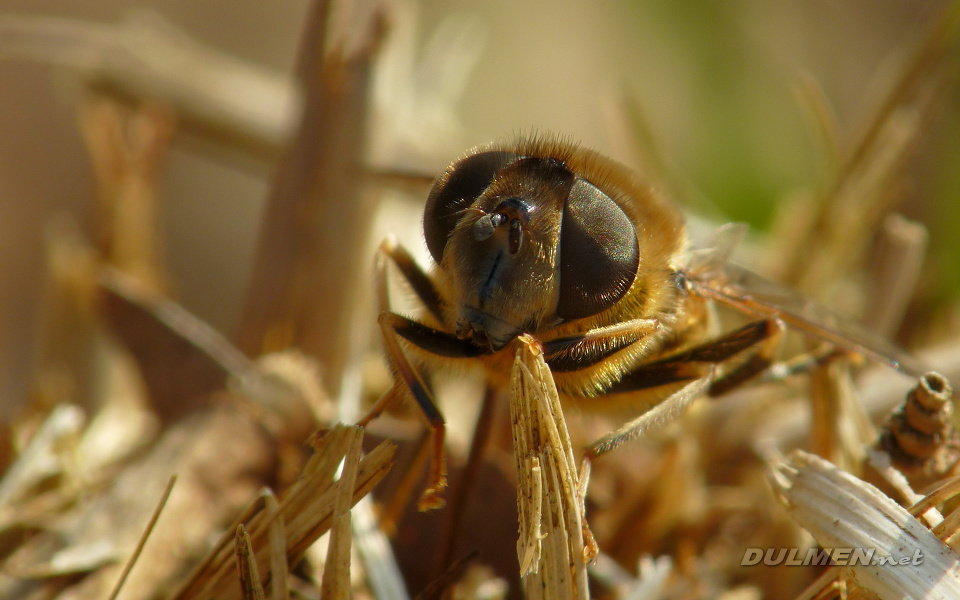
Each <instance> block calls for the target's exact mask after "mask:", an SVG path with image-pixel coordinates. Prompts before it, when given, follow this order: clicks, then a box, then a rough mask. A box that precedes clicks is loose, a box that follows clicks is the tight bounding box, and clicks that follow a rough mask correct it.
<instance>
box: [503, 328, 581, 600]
mask: <svg viewBox="0 0 960 600" xmlns="http://www.w3.org/2000/svg"><path fill="white" fill-rule="evenodd" d="M515 345H516V348H517V350H516V358H515V359H514V363H513V372H512V374H511V392H512V393H511V398H510V415H511V419H512V422H513V439H514V453H515V457H516V464H517V478H518V492H517V509H518V512H519V515H520V538H519V541H518V542H517V554H518V557H519V559H520V564H521V571H520V574H521V576H522V577H524V585H525V589H526V592H527V597H528V598H551V599H553V598H581V599H583V598H588V597H589V594H588V590H587V571H586V558H587V556H588V554H589V551H588V549H587V547H586V545H585V544H584V536H583V527H584V522H583V508H582V506H581V505H580V499H579V494H578V490H579V487H580V483H579V477H578V474H577V465H576V463H575V462H574V457H573V447H572V445H571V443H570V434H569V433H568V432H567V427H566V422H565V421H564V418H563V411H562V410H561V407H560V397H559V395H558V394H557V388H556V385H555V384H554V382H553V376H552V375H551V373H550V368H549V367H548V366H547V364H546V362H545V361H544V359H543V353H542V349H541V348H540V345H539V343H538V342H537V341H536V340H535V339H534V338H533V337H532V336H529V335H523V336H521V337H520V338H519V339H518V340H517V342H515Z"/></svg>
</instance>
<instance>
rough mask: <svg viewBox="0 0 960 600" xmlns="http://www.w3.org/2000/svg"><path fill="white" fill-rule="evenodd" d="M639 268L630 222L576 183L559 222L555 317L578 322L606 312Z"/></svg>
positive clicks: (596, 191) (580, 182) (605, 198)
mask: <svg viewBox="0 0 960 600" xmlns="http://www.w3.org/2000/svg"><path fill="white" fill-rule="evenodd" d="M639 264H640V247H639V244H638V242H637V231H636V229H635V228H634V226H633V223H632V222H631V221H630V219H629V218H628V217H627V215H626V214H625V213H624V212H623V210H622V209H621V208H620V207H619V206H618V205H617V203H616V202H614V201H613V199H612V198H610V196H607V195H606V194H604V193H603V192H602V191H600V190H599V189H598V188H597V187H596V186H594V185H593V184H591V183H589V182H587V181H584V180H583V179H578V180H577V181H576V183H574V184H573V187H572V188H571V189H570V194H569V195H568V196H567V201H566V204H565V206H564V208H563V220H562V221H561V223H560V297H559V301H558V303H557V316H559V317H560V318H562V319H565V320H570V319H582V318H583V317H589V316H591V315H595V314H597V313H600V312H602V311H604V310H606V309H607V308H610V307H611V306H613V304H614V303H615V302H616V301H617V300H619V299H620V298H622V297H623V295H624V294H626V293H627V290H629V289H630V286H631V285H633V280H634V279H635V278H636V276H637V267H638V266H639Z"/></svg>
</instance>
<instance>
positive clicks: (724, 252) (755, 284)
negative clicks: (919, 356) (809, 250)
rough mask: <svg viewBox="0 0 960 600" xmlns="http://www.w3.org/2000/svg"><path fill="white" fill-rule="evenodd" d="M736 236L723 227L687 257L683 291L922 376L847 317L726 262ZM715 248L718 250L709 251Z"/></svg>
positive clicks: (735, 229)
mask: <svg viewBox="0 0 960 600" xmlns="http://www.w3.org/2000/svg"><path fill="white" fill-rule="evenodd" d="M740 235H742V228H740V227H739V226H736V225H733V226H724V227H722V228H720V229H718V230H717V233H716V234H715V235H714V236H713V239H712V240H710V241H708V242H707V243H706V244H704V245H703V246H701V247H700V248H695V249H694V250H693V251H692V252H691V254H690V260H689V261H688V266H687V268H686V269H685V270H684V271H683V272H682V273H681V274H680V278H681V283H682V284H683V285H684V286H685V287H686V288H687V290H689V291H690V292H691V293H692V294H695V295H697V296H700V297H701V298H707V299H710V300H714V301H716V302H718V303H720V304H723V305H726V306H729V307H731V308H734V309H735V310H738V311H740V312H743V313H745V314H748V315H754V316H757V317H776V318H778V319H780V320H781V321H783V322H784V323H786V324H787V326H789V327H790V328H792V329H795V330H798V331H801V332H803V333H806V334H809V335H811V336H813V337H816V338H819V339H821V340H823V341H825V342H828V343H830V344H833V345H834V346H836V347H838V348H842V349H844V350H849V351H851V352H855V353H857V354H860V355H862V356H865V357H867V358H869V359H871V360H874V361H876V362H879V363H883V364H887V365H889V366H890V367H892V368H894V369H897V370H898V371H901V372H903V373H905V374H907V375H910V376H913V377H919V376H920V375H922V374H923V373H924V372H925V370H924V369H923V366H922V365H921V364H920V363H919V362H918V361H917V360H916V359H915V358H914V357H912V356H910V355H909V354H908V353H907V352H906V351H904V350H903V349H901V348H899V347H898V346H897V345H896V344H894V343H893V342H891V341H889V340H887V339H885V338H883V337H881V336H878V335H876V334H875V333H873V332H871V331H870V330H868V329H867V328H866V326H864V325H862V324H860V323H859V322H857V321H856V320H855V319H853V318H852V317H847V316H843V315H840V314H838V313H836V312H834V311H832V310H831V309H829V308H827V307H825V306H824V305H823V304H820V303H819V302H817V301H816V300H813V299H812V298H809V297H806V296H804V295H802V294H800V293H799V292H796V291H794V290H791V289H789V288H787V287H785V286H783V285H780V284H778V283H775V282H773V281H770V280H769V279H766V278H764V277H762V276H760V275H757V274H756V273H753V272H752V271H749V270H747V269H745V268H743V267H739V266H737V265H734V264H732V263H729V262H726V259H727V257H728V256H729V254H730V252H731V250H732V248H733V246H734V245H735V242H736V240H738V239H739V236H740ZM714 243H716V244H717V245H716V246H714V248H710V247H709V246H710V245H712V244H714Z"/></svg>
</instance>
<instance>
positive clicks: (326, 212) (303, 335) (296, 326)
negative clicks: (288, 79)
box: [238, 0, 383, 396]
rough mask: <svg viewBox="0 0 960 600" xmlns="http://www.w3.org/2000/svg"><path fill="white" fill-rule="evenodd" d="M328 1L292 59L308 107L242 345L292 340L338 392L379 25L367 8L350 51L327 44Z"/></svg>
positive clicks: (262, 256)
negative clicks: (366, 16) (357, 39)
mask: <svg viewBox="0 0 960 600" xmlns="http://www.w3.org/2000/svg"><path fill="white" fill-rule="evenodd" d="M328 4H329V2H327V1H326V0H315V1H314V2H313V8H312V10H311V11H310V12H309V14H308V17H307V22H306V26H305V31H304V34H303V37H302V40H301V48H300V54H299V57H298V61H297V63H298V64H297V73H298V76H299V78H300V80H301V83H302V85H303V88H304V102H305V104H304V106H305V110H304V113H303V117H302V120H301V122H300V125H299V128H298V130H297V132H296V135H295V136H294V139H293V142H292V145H291V146H290V147H289V148H288V150H287V152H286V153H285V154H284V156H283V158H282V159H281V161H280V164H279V165H278V169H277V172H276V176H275V178H274V181H273V186H272V188H271V191H270V195H269V197H268V199H267V205H266V208H265V211H264V218H263V227H262V230H261V233H260V240H259V242H258V250H257V255H256V259H255V262H254V266H253V274H252V276H251V283H250V288H249V292H248V294H247V299H246V302H245V308H244V312H243V315H242V318H241V329H240V331H239V335H238V345H239V346H240V348H241V349H243V350H244V351H245V352H246V353H247V354H248V355H250V356H257V355H259V354H261V353H263V352H265V351H266V352H270V351H275V350H280V349H285V348H287V347H289V346H292V345H296V346H298V347H299V348H300V349H302V350H303V351H304V352H306V353H307V354H309V355H312V356H314V357H316V358H317V359H319V361H320V362H321V364H323V366H324V373H325V375H326V376H325V379H324V383H325V385H326V386H327V388H328V391H329V392H331V395H332V396H337V395H338V392H339V387H340V381H341V377H342V375H343V372H344V369H345V355H346V354H348V353H344V352H343V349H344V348H347V347H349V346H350V343H351V339H352V338H351V328H352V327H353V326H354V324H353V320H352V319H351V318H350V315H352V309H353V307H354V306H355V305H356V303H357V301H358V299H359V298H360V296H359V290H360V289H361V281H362V280H361V279H359V278H360V277H362V275H361V274H362V273H365V270H364V269H362V268H361V265H362V261H363V260H364V257H363V256H362V250H363V248H364V245H363V244H359V243H357V242H358V240H363V239H364V238H365V236H366V231H367V228H368V224H369V219H370V217H371V213H372V210H371V206H370V203H369V202H365V201H364V198H363V196H362V194H361V189H360V188H361V186H360V184H359V182H360V179H361V176H360V175H361V171H362V164H363V159H364V140H365V139H366V126H367V118H366V110H367V105H368V97H367V95H368V84H369V79H370V72H371V65H372V61H373V55H374V53H375V50H376V45H377V43H378V41H379V36H380V35H381V28H382V25H383V23H382V22H381V18H382V16H381V14H380V13H379V12H376V11H370V12H372V13H373V16H372V17H370V18H369V21H368V22H366V23H365V24H364V26H363V27H362V28H361V29H360V31H362V33H363V34H364V40H365V42H364V43H363V44H362V45H359V46H358V47H357V48H352V52H351V53H350V54H346V53H345V52H344V51H343V48H342V47H337V48H329V47H326V45H327V42H328V40H327V39H326V33H327V29H328V28H329V25H330V24H329V22H328V21H329V19H328V16H329V14H328V13H329V10H330V8H329V6H328ZM361 5H362V6H364V7H366V6H372V5H374V3H372V2H361V3H357V4H356V5H354V6H351V7H350V9H351V10H356V11H358V12H363V11H362V9H361ZM332 282H336V285H331V283H332Z"/></svg>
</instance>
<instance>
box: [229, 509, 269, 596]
mask: <svg viewBox="0 0 960 600" xmlns="http://www.w3.org/2000/svg"><path fill="white" fill-rule="evenodd" d="M234 548H235V551H236V556H237V571H238V573H239V579H240V597H241V598H242V599H243V600H266V595H265V594H264V593H263V584H262V583H260V573H259V572H258V571H257V561H256V554H254V552H253V544H251V543H250V534H248V533H247V530H246V528H245V527H244V526H243V523H241V524H240V525H237V532H236V536H235V538H234Z"/></svg>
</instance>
